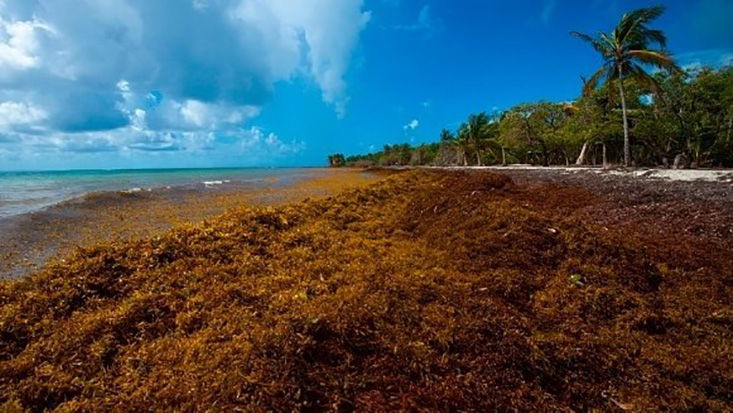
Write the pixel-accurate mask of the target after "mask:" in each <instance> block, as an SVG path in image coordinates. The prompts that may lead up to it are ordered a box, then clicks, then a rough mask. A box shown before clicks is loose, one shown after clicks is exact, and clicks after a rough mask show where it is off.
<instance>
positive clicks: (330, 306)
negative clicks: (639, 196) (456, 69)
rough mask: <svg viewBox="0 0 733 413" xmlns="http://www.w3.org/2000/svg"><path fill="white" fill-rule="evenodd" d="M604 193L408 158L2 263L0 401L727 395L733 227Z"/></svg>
mask: <svg viewBox="0 0 733 413" xmlns="http://www.w3.org/2000/svg"><path fill="white" fill-rule="evenodd" d="M619 195H620V196H621V194H619ZM624 196H626V197H628V194H625V195H624ZM650 196H651V195H650V194H649V192H648V191H647V192H646V193H645V195H644V199H646V200H648V199H649V198H650ZM607 198H608V197H607V196H604V195H594V194H593V193H592V192H589V191H587V190H583V189H581V188H577V187H575V188H574V187H562V186H557V185H544V186H538V185H537V184H533V185H526V184H519V183H516V182H514V181H513V180H512V179H510V178H509V177H507V176H505V175H498V174H492V173H488V172H426V171H409V172H404V173H401V174H397V175H393V176H390V177H387V178H385V179H384V180H383V181H380V182H377V183H375V184H372V185H370V186H368V187H364V188H358V189H353V190H349V191H347V192H346V193H343V194H341V195H338V196H335V197H333V198H329V199H324V200H316V201H305V202H302V203H297V204H291V205H286V206H280V207H274V208H264V209H250V208H244V207H243V208H239V209H235V210H232V211H230V212H227V213H225V214H223V215H221V216H219V217H216V218H213V219H210V220H208V221H206V222H205V223H203V224H202V225H190V224H189V225H181V226H178V227H176V228H174V229H173V230H171V231H169V232H167V233H165V234H162V235H160V236H155V237H152V238H148V239H141V240H132V241H126V242H116V243H111V244H99V245H96V246H92V247H88V248H85V249H81V250H79V251H78V252H76V253H75V254H74V255H72V256H70V257H67V259H66V260H64V261H60V262H57V263H55V264H51V265H49V266H47V267H46V268H45V269H43V270H41V271H40V272H38V273H36V274H34V275H31V276H29V277H27V278H24V279H22V280H19V281H16V282H4V283H0V310H1V311H0V406H1V407H2V410H3V411H23V410H30V411H44V410H51V409H58V410H59V411H100V410H102V411H104V410H124V411H157V410H185V411H195V410H209V409H216V410H222V411H236V410H237V409H241V410H245V411H247V410H262V411H297V410H310V411H321V410H333V411H385V410H414V411H451V410H455V411H459V410H477V411H507V410H517V411H537V410H548V409H549V410H568V411H569V410H573V411H593V410H614V409H615V410H637V411H650V410H667V411H726V410H730V408H731V407H732V406H731V404H730V400H731V377H730V364H729V363H728V361H729V356H730V351H731V348H732V344H733V342H732V338H731V331H730V324H731V307H730V303H731V297H730V288H726V285H727V283H729V282H730V279H731V278H730V277H731V272H730V271H731V268H732V267H731V262H732V260H731V255H730V251H731V250H730V249H727V248H725V247H724V245H729V244H725V243H729V242H730V234H729V233H726V232H725V231H723V232H720V234H722V236H723V237H725V238H724V239H723V240H722V241H721V242H723V244H720V243H718V242H717V241H715V242H714V241H712V238H711V239H708V241H706V242H703V241H702V240H698V241H697V242H694V239H692V238H691V239H689V240H688V238H687V237H689V236H693V235H687V233H686V232H682V231H681V229H682V228H683V227H685V225H676V226H675V227H676V228H677V229H678V231H680V232H679V233H678V235H677V236H676V237H675V241H676V242H674V243H660V242H656V241H655V240H657V237H658V233H657V232H654V231H656V229H659V230H662V229H663V228H662V226H661V224H660V222H662V221H660V220H658V219H653V220H647V221H645V222H646V223H647V224H645V225H626V226H625V225H622V223H619V222H617V223H616V224H614V225H611V224H602V225H598V224H593V223H589V222H588V219H587V217H588V216H590V217H598V218H604V219H607V218H609V217H613V216H614V215H616V216H618V215H617V214H618V212H617V213H609V212H607V213H605V214H603V213H598V212H592V211H593V210H594V208H596V209H597V208H606V206H605V205H606V204H605V203H604V202H606V200H607ZM631 201H632V203H633V202H636V203H637V204H638V200H636V201H634V200H633V199H632V200H631ZM621 204H622V203H621V202H618V201H614V202H613V203H612V205H614V206H618V205H621ZM606 211H609V210H606ZM675 211H677V212H679V211H684V208H682V207H680V206H678V207H676V208H675ZM632 215H633V217H636V216H637V215H638V212H635V213H634V214H632ZM719 216H720V217H721V219H722V218H725V215H719ZM699 224H700V223H698V225H699ZM653 225H658V226H659V227H658V228H657V227H655V226H653ZM716 225H724V223H723V222H718V223H717V224H716ZM644 228H646V229H644ZM650 228H651V229H650ZM655 228H656V229H655ZM652 229H655V230H654V231H652ZM691 230H693V231H694V228H692V229H691ZM649 231H651V232H649ZM714 233H717V232H716V231H713V230H710V231H706V232H705V234H706V235H705V236H711V235H712V234H714ZM695 239H696V238H695Z"/></svg>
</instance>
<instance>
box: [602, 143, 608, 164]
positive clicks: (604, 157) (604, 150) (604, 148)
mask: <svg viewBox="0 0 733 413" xmlns="http://www.w3.org/2000/svg"><path fill="white" fill-rule="evenodd" d="M603 167H604V168H606V167H608V158H607V157H606V142H603Z"/></svg>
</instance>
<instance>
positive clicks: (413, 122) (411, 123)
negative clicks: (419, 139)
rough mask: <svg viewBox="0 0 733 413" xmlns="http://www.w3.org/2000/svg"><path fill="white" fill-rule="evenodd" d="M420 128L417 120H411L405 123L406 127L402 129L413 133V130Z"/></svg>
mask: <svg viewBox="0 0 733 413" xmlns="http://www.w3.org/2000/svg"><path fill="white" fill-rule="evenodd" d="M418 126H420V121H418V120H417V119H413V120H411V121H409V122H408V123H407V125H405V126H403V127H402V128H403V129H404V130H406V131H414V130H415V129H417V128H418Z"/></svg>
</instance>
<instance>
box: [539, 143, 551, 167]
mask: <svg viewBox="0 0 733 413" xmlns="http://www.w3.org/2000/svg"><path fill="white" fill-rule="evenodd" d="M540 145H541V146H542V164H543V166H550V159H549V157H548V155H547V145H545V141H540Z"/></svg>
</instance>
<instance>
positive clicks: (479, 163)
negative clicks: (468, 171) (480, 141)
mask: <svg viewBox="0 0 733 413" xmlns="http://www.w3.org/2000/svg"><path fill="white" fill-rule="evenodd" d="M476 165H478V166H483V165H482V164H481V154H480V153H479V151H476Z"/></svg>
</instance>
